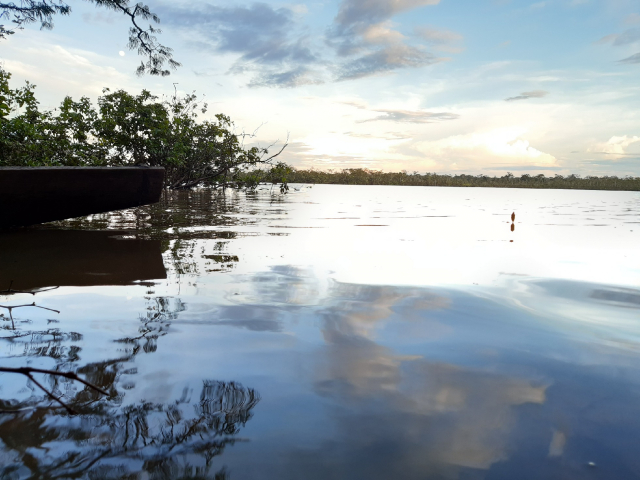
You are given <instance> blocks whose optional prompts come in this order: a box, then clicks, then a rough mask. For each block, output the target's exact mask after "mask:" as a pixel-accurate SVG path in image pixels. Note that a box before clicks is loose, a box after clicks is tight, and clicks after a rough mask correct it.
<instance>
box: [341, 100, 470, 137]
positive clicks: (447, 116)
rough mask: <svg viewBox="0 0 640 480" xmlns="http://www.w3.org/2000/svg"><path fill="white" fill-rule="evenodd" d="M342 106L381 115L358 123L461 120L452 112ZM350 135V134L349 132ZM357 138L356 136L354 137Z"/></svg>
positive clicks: (358, 103) (353, 104)
mask: <svg viewBox="0 0 640 480" xmlns="http://www.w3.org/2000/svg"><path fill="white" fill-rule="evenodd" d="M338 103H340V104H342V105H349V106H351V107H355V108H357V109H359V110H367V111H371V112H375V113H379V114H381V115H378V116H376V117H374V118H368V119H365V120H360V121H357V122H356V123H366V122H375V121H379V120H386V121H392V122H398V123H435V122H440V121H445V120H456V119H458V118H460V115H458V114H456V113H450V112H428V111H426V110H402V109H381V108H369V107H368V105H367V104H366V103H362V102H359V101H353V100H352V101H342V102H338ZM348 133H350V132H348ZM352 136H355V135H352Z"/></svg>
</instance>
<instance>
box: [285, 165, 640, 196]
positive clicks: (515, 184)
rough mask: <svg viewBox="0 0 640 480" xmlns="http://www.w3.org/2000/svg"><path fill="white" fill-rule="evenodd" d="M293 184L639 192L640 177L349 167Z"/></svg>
mask: <svg viewBox="0 0 640 480" xmlns="http://www.w3.org/2000/svg"><path fill="white" fill-rule="evenodd" d="M287 179H288V181H289V182H290V183H328V184H341V185H413V186H428V187H496V188H500V187H504V188H563V189H580V190H631V191H640V177H636V178H633V177H625V178H618V177H615V176H609V177H592V176H590V177H585V178H580V177H579V176H577V175H569V176H566V177H563V176H562V175H555V176H553V177H545V176H544V175H536V176H531V175H528V174H525V175H522V176H521V177H516V176H514V175H513V174H512V173H511V172H507V174H506V175H505V176H503V177H488V176H486V175H477V176H474V175H464V174H462V175H455V176H452V175H439V174H436V173H427V174H425V175H420V174H419V173H418V172H414V173H412V174H410V173H407V172H406V171H403V172H388V173H385V172H381V171H377V170H368V169H362V168H348V169H345V170H341V171H328V172H323V171H318V170H294V171H292V172H291V173H290V174H289V175H288V177H287Z"/></svg>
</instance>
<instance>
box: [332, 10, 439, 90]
mask: <svg viewBox="0 0 640 480" xmlns="http://www.w3.org/2000/svg"><path fill="white" fill-rule="evenodd" d="M439 2H440V0H343V1H342V3H341V5H340V9H339V11H338V14H337V15H336V17H335V19H334V23H333V25H332V27H331V28H329V29H328V31H327V34H326V42H327V44H328V45H329V46H331V47H332V48H334V50H335V52H336V54H337V55H338V57H351V58H350V59H349V60H346V61H345V62H344V63H342V64H341V65H339V66H338V68H337V75H336V80H337V81H343V80H352V79H357V78H363V77H367V76H371V75H378V74H381V73H388V72H391V71H394V70H398V69H401V68H419V67H424V66H427V65H431V64H433V63H436V62H439V61H441V60H442V59H438V58H436V57H435V56H434V55H433V54H431V53H429V52H427V51H426V50H425V48H424V46H423V45H412V44H409V43H408V42H407V38H406V37H405V36H404V35H402V33H400V32H399V31H397V30H394V29H393V28H392V27H393V24H392V23H391V18H392V17H393V16H394V15H396V14H398V13H401V12H406V11H409V10H412V9H415V8H419V7H423V6H427V5H437V4H438V3H439Z"/></svg>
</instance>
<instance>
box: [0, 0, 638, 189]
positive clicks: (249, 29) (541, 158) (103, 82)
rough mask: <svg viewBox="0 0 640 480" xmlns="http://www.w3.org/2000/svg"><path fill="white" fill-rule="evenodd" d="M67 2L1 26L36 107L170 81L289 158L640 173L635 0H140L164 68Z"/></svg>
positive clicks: (314, 164) (97, 15)
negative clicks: (144, 68)
mask: <svg viewBox="0 0 640 480" xmlns="http://www.w3.org/2000/svg"><path fill="white" fill-rule="evenodd" d="M70 5H71V7H72V12H71V15H69V16H68V17H58V18H56V19H55V22H54V23H55V25H54V29H53V30H51V31H47V30H45V31H41V30H39V28H38V26H37V25H32V26H28V27H27V28H25V29H24V30H22V31H18V32H17V33H16V34H15V35H12V36H10V37H9V38H8V39H6V40H0V64H1V65H3V67H4V68H5V69H6V70H8V71H10V72H11V73H12V74H13V78H12V86H14V87H18V86H19V85H21V84H22V83H23V82H24V81H25V80H29V81H30V82H32V83H34V84H36V85H37V96H38V98H39V99H40V100H41V105H42V107H43V108H55V107H56V106H57V105H59V103H60V102H61V101H62V99H63V98H64V97H65V96H66V95H70V96H72V97H73V98H79V97H81V96H88V97H89V98H91V99H93V100H96V99H97V98H98V96H99V95H100V94H101V92H102V89H103V88H104V87H108V88H110V89H111V90H116V89H125V90H127V91H129V92H131V93H134V94H135V93H139V92H140V91H141V90H142V89H143V88H144V89H148V90H150V91H151V92H152V93H154V94H156V95H159V96H161V95H171V94H173V92H174V88H176V89H177V90H178V92H179V93H183V94H184V93H191V92H194V91H195V92H196V93H197V94H198V95H200V96H202V97H203V98H204V99H205V100H206V101H207V102H208V104H209V111H208V113H207V115H206V116H205V117H203V118H213V115H214V114H216V113H224V114H226V115H229V116H230V117H231V119H232V120H234V122H235V125H236V128H237V131H238V132H254V131H256V129H257V132H256V137H255V138H254V139H253V142H255V144H258V145H261V146H267V145H269V144H271V143H273V142H276V141H277V142H279V144H280V145H281V144H282V142H284V141H286V140H287V139H288V142H289V144H288V146H287V148H286V149H285V151H284V152H283V153H282V155H281V159H282V160H283V161H285V162H287V163H289V164H291V165H293V166H294V167H297V168H315V169H317V170H329V169H333V170H339V169H343V168H369V169H374V170H383V171H401V170H407V171H408V172H414V171H417V172H420V173H425V172H437V173H448V174H461V173H465V174H473V175H478V174H484V175H489V176H493V175H498V176H501V175H504V174H506V173H507V172H512V173H514V174H517V175H522V174H530V175H538V174H541V173H542V174H545V175H555V174H560V175H566V174H578V175H582V176H586V175H618V176H625V175H632V176H640V2H639V1H638V0H546V1H537V0H532V1H524V0H335V1H334V0H325V1H307V2H300V3H283V2H275V1H265V2H238V1H227V0H219V1H215V0H212V1H210V2H204V1H199V2H189V1H183V0H177V1H172V2H163V1H155V0H149V3H148V5H149V7H150V9H151V10H152V11H153V12H155V13H157V14H158V15H159V16H160V19H161V24H160V27H161V28H162V34H161V35H160V36H159V40H160V42H161V43H163V44H164V45H167V46H169V47H171V48H173V53H174V58H175V59H176V60H177V61H179V62H181V64H182V66H181V67H179V68H178V69H177V70H176V71H173V72H172V73H171V75H170V76H168V77H153V76H143V77H138V76H136V74H135V69H136V67H137V65H138V64H139V62H140V60H141V59H140V57H138V56H137V54H136V53H135V52H132V51H129V50H128V49H127V38H128V35H127V31H128V28H129V24H128V22H127V19H126V18H125V17H124V16H123V15H121V14H118V13H116V12H111V11H108V10H105V9H101V8H98V7H95V6H94V5H92V4H90V3H87V2H79V1H78V2H70ZM5 23H6V22H5Z"/></svg>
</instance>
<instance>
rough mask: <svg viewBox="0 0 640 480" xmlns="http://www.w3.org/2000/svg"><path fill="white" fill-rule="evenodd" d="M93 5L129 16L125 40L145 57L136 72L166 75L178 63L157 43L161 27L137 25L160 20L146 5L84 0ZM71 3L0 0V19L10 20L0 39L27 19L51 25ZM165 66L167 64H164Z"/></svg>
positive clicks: (120, 0)
mask: <svg viewBox="0 0 640 480" xmlns="http://www.w3.org/2000/svg"><path fill="white" fill-rule="evenodd" d="M88 1H90V2H92V3H94V4H96V5H97V6H100V7H104V8H108V9H110V10H114V11H117V12H121V13H123V14H124V15H125V16H127V17H129V19H130V20H131V24H132V26H131V28H130V29H129V44H128V47H129V48H130V49H131V50H137V51H138V54H139V55H141V56H143V57H146V58H147V60H146V61H142V62H141V63H140V66H139V67H138V68H137V73H138V75H142V74H144V73H149V74H150V75H162V76H166V75H169V73H170V72H169V68H171V69H175V68H177V67H179V66H180V63H178V62H176V61H175V60H173V58H172V57H173V54H172V49H171V48H169V47H166V46H164V45H161V44H160V43H158V39H157V37H156V35H157V34H159V33H162V31H161V30H160V29H159V28H157V27H154V26H153V25H151V23H150V24H149V27H148V28H146V29H145V28H144V27H143V26H141V25H140V23H141V21H146V20H150V21H152V22H153V23H156V24H157V23H160V18H159V17H158V16H157V15H156V14H155V13H153V12H151V11H150V10H149V7H148V6H147V5H144V4H142V3H136V4H135V5H131V4H130V3H129V0H88ZM70 13H71V7H70V6H69V5H67V4H66V3H64V2H62V1H54V0H21V1H20V2H19V4H16V3H13V2H11V3H0V21H2V19H3V18H4V19H7V20H9V19H10V20H11V22H12V23H13V25H14V26H13V28H7V27H6V26H5V25H3V24H0V39H6V38H7V37H8V36H9V35H12V34H13V33H14V32H15V30H16V29H21V28H23V25H26V24H29V23H38V22H39V23H40V28H41V29H47V30H50V29H51V28H53V17H54V16H55V15H69V14H70ZM166 67H168V68H166Z"/></svg>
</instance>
